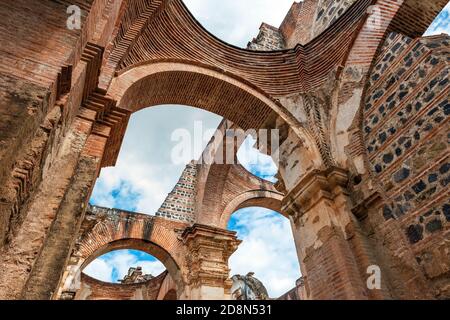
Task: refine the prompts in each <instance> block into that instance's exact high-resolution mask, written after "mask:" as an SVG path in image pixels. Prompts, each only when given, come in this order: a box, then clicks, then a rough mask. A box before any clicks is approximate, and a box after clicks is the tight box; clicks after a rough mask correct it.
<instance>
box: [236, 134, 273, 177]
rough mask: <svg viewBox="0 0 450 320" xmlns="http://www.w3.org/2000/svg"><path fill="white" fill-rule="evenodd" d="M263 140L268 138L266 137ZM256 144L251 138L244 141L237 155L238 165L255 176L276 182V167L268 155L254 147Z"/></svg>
mask: <svg viewBox="0 0 450 320" xmlns="http://www.w3.org/2000/svg"><path fill="white" fill-rule="evenodd" d="M265 138H268V137H267V136H266V137H265ZM257 144H258V142H257V140H255V139H254V138H253V137H252V136H248V137H247V139H245V141H244V143H243V144H242V146H241V147H240V148H239V151H238V153H237V159H238V161H239V163H240V164H241V165H242V166H243V167H244V168H245V169H246V170H247V171H248V172H250V173H252V174H254V175H255V176H257V177H259V178H261V179H264V180H267V181H270V182H273V183H275V182H277V181H278V179H277V178H276V175H277V173H278V165H277V163H276V162H275V161H274V159H273V157H271V156H270V155H266V154H263V153H262V152H260V151H259V150H258V149H256V147H255V146H257Z"/></svg>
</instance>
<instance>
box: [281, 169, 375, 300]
mask: <svg viewBox="0 0 450 320" xmlns="http://www.w3.org/2000/svg"><path fill="white" fill-rule="evenodd" d="M347 182H348V178H347V172H346V171H345V170H341V169H338V168H331V169H329V170H326V171H318V170H317V171H313V172H310V173H309V174H307V175H305V177H304V178H303V179H302V180H301V181H300V182H299V183H298V184H297V186H296V187H295V188H293V189H292V190H291V191H290V192H289V194H288V195H287V197H286V199H285V201H284V203H283V207H284V210H285V212H287V213H289V215H290V216H291V222H292V228H293V232H294V239H295V243H296V246H297V252H298V256H299V259H300V264H301V269H302V274H303V276H304V278H305V288H306V295H307V297H306V298H307V299H314V300H317V299H319V300H320V299H344V300H346V299H367V298H368V297H369V294H368V292H367V291H368V290H367V285H366V279H364V277H363V274H362V268H361V267H360V266H359V261H360V260H361V259H360V257H359V256H361V255H365V254H366V252H364V250H358V249H357V248H358V246H355V243H354V242H353V241H354V240H355V237H354V230H355V225H356V224H357V223H356V221H355V220H356V219H355V217H354V216H353V214H352V212H351V204H350V198H349V193H348V191H347V189H346V186H347ZM359 247H363V246H359Z"/></svg>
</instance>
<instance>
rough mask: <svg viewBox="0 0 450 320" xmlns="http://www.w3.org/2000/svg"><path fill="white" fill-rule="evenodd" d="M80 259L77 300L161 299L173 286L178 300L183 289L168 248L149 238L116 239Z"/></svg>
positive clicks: (76, 284) (179, 273) (180, 277)
mask: <svg viewBox="0 0 450 320" xmlns="http://www.w3.org/2000/svg"><path fill="white" fill-rule="evenodd" d="M88 242H89V241H88ZM80 262H81V265H79V270H80V273H79V278H78V279H76V280H75V283H74V286H75V287H76V289H77V293H76V295H75V299H76V300H91V299H95V300H97V299H111V300H161V296H162V295H166V292H167V291H171V290H172V291H174V292H175V297H172V298H174V300H176V298H177V297H178V296H179V295H180V294H181V292H182V290H183V286H184V284H183V280H182V276H181V272H180V269H179V267H178V265H177V263H176V262H175V261H174V259H173V258H172V256H171V255H170V254H169V253H168V252H167V251H165V250H164V249H163V248H161V247H160V246H158V245H155V244H153V243H151V242H148V241H144V240H137V239H134V240H133V239H123V240H118V241H114V242H111V243H108V244H107V245H104V246H102V247H100V248H98V249H97V250H95V251H94V252H93V253H92V254H91V255H89V257H87V258H86V259H82V260H81V261H80Z"/></svg>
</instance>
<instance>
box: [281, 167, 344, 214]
mask: <svg viewBox="0 0 450 320" xmlns="http://www.w3.org/2000/svg"><path fill="white" fill-rule="evenodd" d="M348 181H349V175H348V171H347V170H344V169H341V168H337V167H332V168H329V169H327V170H323V171H322V170H312V171H310V172H308V173H307V174H306V175H304V176H303V178H302V179H301V180H300V181H299V182H298V183H297V185H296V186H295V187H294V188H293V189H292V190H291V191H289V193H288V194H287V195H286V197H285V199H284V200H283V208H282V210H283V211H284V212H286V213H288V214H289V215H298V213H299V212H300V213H302V212H306V211H308V210H309V209H311V208H312V207H313V206H314V205H315V204H316V203H317V202H318V201H319V200H321V199H322V198H327V199H330V200H333V199H334V198H335V197H336V196H337V195H338V194H342V193H344V194H348V191H347V185H348Z"/></svg>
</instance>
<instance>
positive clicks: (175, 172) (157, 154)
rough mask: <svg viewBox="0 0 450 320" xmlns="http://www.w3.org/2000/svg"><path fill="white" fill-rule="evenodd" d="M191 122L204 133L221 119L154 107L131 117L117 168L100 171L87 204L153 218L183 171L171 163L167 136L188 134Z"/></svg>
mask: <svg viewBox="0 0 450 320" xmlns="http://www.w3.org/2000/svg"><path fill="white" fill-rule="evenodd" d="M195 121H201V122H202V123H203V128H204V130H205V131H206V130H208V129H216V128H217V126H218V125H219V123H220V121H221V117H219V116H216V115H214V114H211V113H209V112H206V111H202V110H199V109H195V108H191V107H183V106H158V107H152V108H148V109H145V110H142V111H140V112H137V113H135V114H133V116H132V118H131V119H130V123H129V125H128V129H127V132H126V135H125V138H124V142H123V146H122V148H121V152H120V155H119V159H118V162H117V165H116V166H115V167H113V168H104V169H102V171H101V175H100V178H99V179H98V180H97V183H96V185H95V188H94V192H93V194H92V198H91V203H92V204H95V205H99V206H104V207H110V208H117V209H122V210H129V211H137V212H141V213H145V214H150V215H152V214H154V213H155V212H156V211H157V210H158V209H159V207H160V206H161V204H162V202H163V201H164V199H165V198H166V196H167V194H168V193H169V192H170V191H171V190H172V188H173V187H174V185H175V184H176V183H177V181H178V179H179V177H180V175H181V172H182V171H183V169H184V165H175V164H173V163H172V159H171V150H172V148H173V147H174V146H175V145H176V143H175V142H172V141H171V134H172V132H173V131H174V130H176V129H180V128H183V129H186V130H188V131H190V132H192V131H193V130H194V123H195ZM199 156H200V154H195V155H193V158H192V159H191V160H194V159H196V158H198V157H199Z"/></svg>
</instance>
